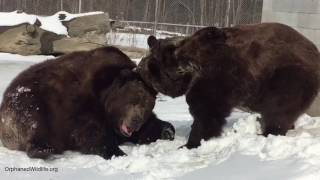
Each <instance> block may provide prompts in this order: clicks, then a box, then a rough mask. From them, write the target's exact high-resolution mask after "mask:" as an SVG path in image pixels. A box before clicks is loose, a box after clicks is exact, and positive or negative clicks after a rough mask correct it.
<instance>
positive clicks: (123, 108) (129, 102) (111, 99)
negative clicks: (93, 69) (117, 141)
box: [102, 69, 157, 137]
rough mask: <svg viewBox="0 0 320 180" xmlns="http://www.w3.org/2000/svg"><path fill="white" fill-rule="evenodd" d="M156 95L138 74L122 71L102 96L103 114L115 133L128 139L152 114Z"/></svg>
mask: <svg viewBox="0 0 320 180" xmlns="http://www.w3.org/2000/svg"><path fill="white" fill-rule="evenodd" d="M156 94H157V93H156V92H155V91H154V90H153V89H152V88H150V87H149V86H147V85H146V84H145V83H144V82H143V81H142V79H141V78H140V76H139V74H138V73H136V72H133V71H132V70H128V69H126V70H122V71H121V73H120V75H119V77H117V78H116V79H115V80H114V82H113V83H112V85H111V87H110V88H108V90H106V91H105V92H104V95H103V96H102V101H103V105H104V110H105V113H106V115H107V117H108V118H110V119H111V125H112V126H113V128H114V129H115V131H116V133H118V134H121V135H123V136H126V137H130V136H131V135H132V133H133V132H135V131H139V129H140V128H141V126H142V125H143V124H144V123H145V122H146V120H147V119H148V118H149V116H150V115H151V114H152V110H153V108H154V105H155V100H156Z"/></svg>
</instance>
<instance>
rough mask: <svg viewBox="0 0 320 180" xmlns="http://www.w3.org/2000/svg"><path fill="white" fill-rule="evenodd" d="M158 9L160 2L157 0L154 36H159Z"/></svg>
mask: <svg viewBox="0 0 320 180" xmlns="http://www.w3.org/2000/svg"><path fill="white" fill-rule="evenodd" d="M158 8H159V0H156V7H155V12H154V27H153V35H154V36H156V35H157V24H158Z"/></svg>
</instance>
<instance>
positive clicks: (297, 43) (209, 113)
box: [138, 23, 320, 148]
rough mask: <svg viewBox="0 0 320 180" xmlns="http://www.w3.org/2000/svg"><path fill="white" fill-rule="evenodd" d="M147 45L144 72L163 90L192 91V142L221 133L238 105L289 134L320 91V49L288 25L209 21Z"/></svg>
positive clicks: (270, 129)
mask: <svg viewBox="0 0 320 180" xmlns="http://www.w3.org/2000/svg"><path fill="white" fill-rule="evenodd" d="M148 44H149V47H150V53H149V55H148V56H147V57H145V58H144V59H143V60H142V61H141V62H140V64H139V65H138V72H139V73H140V74H141V76H142V78H143V80H144V81H145V82H146V83H148V84H149V85H150V86H152V87H153V88H154V89H156V90H157V91H159V92H161V93H164V94H166V95H169V96H172V97H176V96H181V95H183V94H186V101H187V103H188V105H189V110H190V113H191V115H192V116H193V118H194V122H193V125H192V129H191V132H190V137H189V139H188V142H187V144H186V147H187V148H194V147H197V146H199V145H200V141H201V139H204V140H207V139H209V138H211V137H217V136H219V135H220V134H221V131H222V126H223V125H224V124H225V122H226V120H225V118H226V117H227V116H228V115H229V114H230V112H231V110H232V108H234V107H244V108H246V109H249V110H251V111H255V112H258V113H260V114H261V119H260V120H261V125H262V130H263V135H265V136H267V135H268V134H273V135H285V134H286V132H287V131H288V129H291V128H293V127H294V122H295V121H296V120H297V118H298V117H299V116H300V115H301V114H302V113H303V112H304V111H305V110H306V109H307V108H308V107H309V106H310V104H311V103H312V101H313V99H314V98H315V96H316V95H317V93H318V91H319V85H320V79H319V78H320V54H319V51H318V49H317V48H316V46H315V45H314V44H313V43H312V42H311V41H309V40H308V39H307V38H305V37H304V36H302V35H301V34H300V33H298V32H297V31H295V30H294V29H292V28H290V27H288V26H286V25H283V24H278V23H262V24H255V25H239V26H235V27H231V28H216V27H207V28H203V29H201V30H199V31H197V32H196V33H194V34H193V35H192V36H190V37H186V38H183V40H181V38H180V40H179V38H178V39H177V38H170V39H160V40H157V39H156V38H155V37H153V36H150V37H149V38H148Z"/></svg>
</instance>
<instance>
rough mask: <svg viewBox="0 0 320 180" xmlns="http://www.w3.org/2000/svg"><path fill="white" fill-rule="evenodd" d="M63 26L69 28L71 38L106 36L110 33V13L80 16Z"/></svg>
mask: <svg viewBox="0 0 320 180" xmlns="http://www.w3.org/2000/svg"><path fill="white" fill-rule="evenodd" d="M62 19H63V18H62ZM62 24H63V25H64V26H66V27H67V29H68V34H69V36H70V37H82V38H87V37H91V36H94V37H95V38H96V36H100V35H102V36H105V35H106V33H107V32H109V31H110V22H109V15H108V13H104V14H95V15H89V16H80V17H77V18H74V19H72V20H70V21H63V22H62ZM104 38H105V37H104Z"/></svg>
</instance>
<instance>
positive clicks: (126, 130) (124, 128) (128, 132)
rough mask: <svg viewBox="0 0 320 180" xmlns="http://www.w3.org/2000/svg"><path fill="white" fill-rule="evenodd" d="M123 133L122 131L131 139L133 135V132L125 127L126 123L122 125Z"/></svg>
mask: <svg viewBox="0 0 320 180" xmlns="http://www.w3.org/2000/svg"><path fill="white" fill-rule="evenodd" d="M121 131H122V132H123V133H125V135H127V136H129V137H130V136H131V135H132V131H131V130H130V129H129V128H128V126H127V125H125V123H122V125H121Z"/></svg>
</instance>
